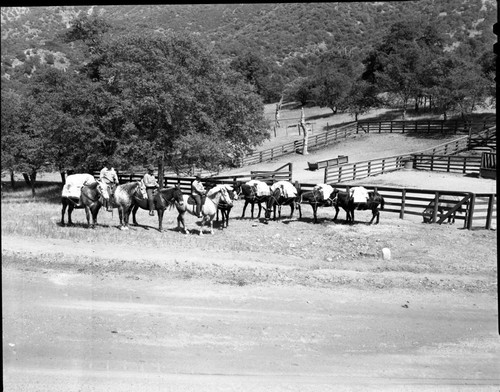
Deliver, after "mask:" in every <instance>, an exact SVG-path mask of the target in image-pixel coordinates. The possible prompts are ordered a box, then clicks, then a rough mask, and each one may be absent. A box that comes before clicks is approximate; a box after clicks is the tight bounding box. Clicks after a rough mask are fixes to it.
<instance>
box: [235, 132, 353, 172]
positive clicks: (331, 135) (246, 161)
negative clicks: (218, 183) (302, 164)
mask: <svg viewBox="0 0 500 392" xmlns="http://www.w3.org/2000/svg"><path fill="white" fill-rule="evenodd" d="M355 133H356V124H355V123H351V124H347V125H344V126H342V127H338V128H332V129H329V130H327V131H324V132H321V133H318V134H316V135H313V136H309V138H308V149H309V150H314V149H317V148H321V147H325V146H327V145H330V144H332V143H336V142H337V141H338V140H339V139H345V138H347V137H348V136H349V135H351V134H355ZM303 147H304V140H303V139H296V140H294V141H292V142H289V143H285V144H282V145H280V146H277V147H273V148H269V149H266V150H262V151H254V152H253V153H251V154H249V155H247V156H245V157H243V158H242V159H241V161H240V164H241V165H243V166H245V165H253V164H256V163H261V162H266V161H270V160H272V159H275V158H278V157H281V156H283V155H288V154H293V153H296V152H301V151H302V148H303Z"/></svg>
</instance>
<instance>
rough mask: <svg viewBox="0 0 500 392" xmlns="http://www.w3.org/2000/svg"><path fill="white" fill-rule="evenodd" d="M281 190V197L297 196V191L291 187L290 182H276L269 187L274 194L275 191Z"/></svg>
mask: <svg viewBox="0 0 500 392" xmlns="http://www.w3.org/2000/svg"><path fill="white" fill-rule="evenodd" d="M278 188H281V189H282V191H283V197H295V196H297V189H296V188H295V187H294V186H293V184H292V183H291V182H288V181H278V182H275V183H274V184H273V185H271V190H272V191H273V192H274V191H275V190H276V189H278Z"/></svg>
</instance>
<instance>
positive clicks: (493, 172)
mask: <svg viewBox="0 0 500 392" xmlns="http://www.w3.org/2000/svg"><path fill="white" fill-rule="evenodd" d="M479 175H480V176H481V177H484V178H497V154H496V153H491V152H483V153H482V155H481V167H480V169H479Z"/></svg>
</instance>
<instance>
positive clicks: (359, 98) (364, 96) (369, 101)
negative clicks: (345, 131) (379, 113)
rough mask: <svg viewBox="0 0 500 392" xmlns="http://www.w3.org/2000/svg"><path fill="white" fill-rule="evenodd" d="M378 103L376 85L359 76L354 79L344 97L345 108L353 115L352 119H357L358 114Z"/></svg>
mask: <svg viewBox="0 0 500 392" xmlns="http://www.w3.org/2000/svg"><path fill="white" fill-rule="evenodd" d="M378 105H379V100H378V98H377V89H376V87H375V86H374V85H373V84H371V83H369V82H367V81H366V80H363V79H361V78H360V79H358V80H356V81H354V83H353V84H352V87H351V90H350V92H349V94H348V95H347V98H346V107H347V110H348V111H349V113H350V114H351V115H352V116H354V120H355V121H358V116H360V115H361V114H364V113H366V112H368V111H369V110H370V109H371V108H374V107H377V106H378Z"/></svg>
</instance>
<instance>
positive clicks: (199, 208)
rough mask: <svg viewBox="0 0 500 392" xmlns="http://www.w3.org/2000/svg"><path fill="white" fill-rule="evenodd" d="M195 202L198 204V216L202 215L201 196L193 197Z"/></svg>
mask: <svg viewBox="0 0 500 392" xmlns="http://www.w3.org/2000/svg"><path fill="white" fill-rule="evenodd" d="M192 196H193V199H194V201H195V202H196V215H198V216H199V215H200V212H201V195H192Z"/></svg>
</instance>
